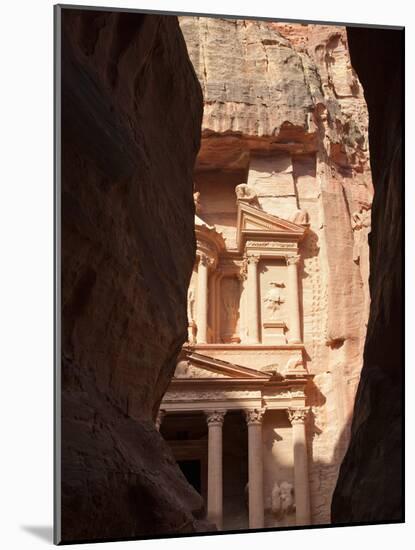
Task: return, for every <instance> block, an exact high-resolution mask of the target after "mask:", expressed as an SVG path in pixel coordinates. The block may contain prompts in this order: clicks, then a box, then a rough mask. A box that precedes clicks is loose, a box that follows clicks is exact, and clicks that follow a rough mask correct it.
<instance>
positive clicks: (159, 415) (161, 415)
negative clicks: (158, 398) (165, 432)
mask: <svg viewBox="0 0 415 550" xmlns="http://www.w3.org/2000/svg"><path fill="white" fill-rule="evenodd" d="M165 414H166V411H164V410H162V409H160V410H159V412H158V413H157V418H156V428H157V430H158V431H160V428H161V423H162V422H163V418H164V416H165Z"/></svg>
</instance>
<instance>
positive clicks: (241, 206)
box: [237, 202, 306, 249]
mask: <svg viewBox="0 0 415 550" xmlns="http://www.w3.org/2000/svg"><path fill="white" fill-rule="evenodd" d="M305 232H306V229H305V228H304V227H303V226H301V225H298V224H296V223H294V222H291V221H288V220H284V219H282V218H279V217H277V216H274V215H272V214H268V213H267V212H264V211H263V210H260V209H259V208H257V207H255V206H252V205H249V204H245V203H241V202H239V203H238V222H237V243H238V248H239V249H242V247H243V243H244V240H245V239H246V238H249V239H255V237H256V236H257V237H258V238H261V239H264V238H267V237H269V238H275V237H277V238H280V239H284V240H286V241H292V242H299V241H300V240H301V239H302V237H303V236H304V234H305Z"/></svg>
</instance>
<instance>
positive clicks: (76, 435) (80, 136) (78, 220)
mask: <svg viewBox="0 0 415 550" xmlns="http://www.w3.org/2000/svg"><path fill="white" fill-rule="evenodd" d="M62 13H63V15H62V34H63V41H62V312H63V313H62V317H63V324H62V539H63V540H65V541H70V540H72V541H73V540H82V539H92V538H95V537H100V538H114V537H115V538H120V537H133V536H135V537H137V536H143V535H155V534H160V533H183V532H190V531H194V530H195V529H196V528H197V519H196V518H195V516H201V515H202V508H203V504H202V500H201V498H200V496H199V495H198V494H197V493H196V492H195V491H194V490H193V489H192V488H191V487H190V486H189V484H188V483H187V482H186V480H185V478H184V476H183V475H182V474H181V472H180V470H179V468H178V466H177V465H176V463H175V461H174V460H173V457H172V455H171V453H170V451H169V449H168V448H167V446H166V445H165V443H164V442H163V440H162V438H161V437H160V435H159V433H158V432H157V430H156V428H155V425H154V417H155V414H156V412H157V409H158V405H159V402H160V399H161V397H162V395H163V393H164V391H165V389H166V387H167V385H168V382H169V380H170V377H171V375H172V373H173V370H174V366H175V359H176V355H177V353H178V351H179V350H180V348H181V346H182V344H183V342H184V340H185V338H186V331H187V319H186V292H187V286H188V282H189V278H190V274H191V271H192V267H193V262H194V254H195V241H194V229H193V219H194V205H193V195H192V188H193V179H192V172H193V166H194V160H195V157H196V154H197V151H198V148H199V143H200V124H201V117H202V96H201V92H200V86H199V83H198V81H197V78H196V76H195V74H194V70H193V68H192V65H191V63H190V61H189V58H188V55H187V52H186V46H185V43H184V41H183V37H182V34H181V32H180V28H179V26H178V22H177V19H176V18H175V17H165V16H150V15H139V14H127V13H109V12H105V11H76V10H71V9H63V11H62Z"/></svg>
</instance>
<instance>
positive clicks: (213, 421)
mask: <svg viewBox="0 0 415 550" xmlns="http://www.w3.org/2000/svg"><path fill="white" fill-rule="evenodd" d="M225 414H226V410H224V409H220V410H215V411H205V415H206V421H207V424H208V426H222V424H223V421H224V420H225Z"/></svg>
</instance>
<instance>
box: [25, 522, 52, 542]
mask: <svg viewBox="0 0 415 550" xmlns="http://www.w3.org/2000/svg"><path fill="white" fill-rule="evenodd" d="M20 528H21V529H22V531H26V533H29V534H30V535H33V536H34V537H37V538H38V539H40V540H43V541H44V542H48V543H49V544H53V527H52V525H21V526H20Z"/></svg>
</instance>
